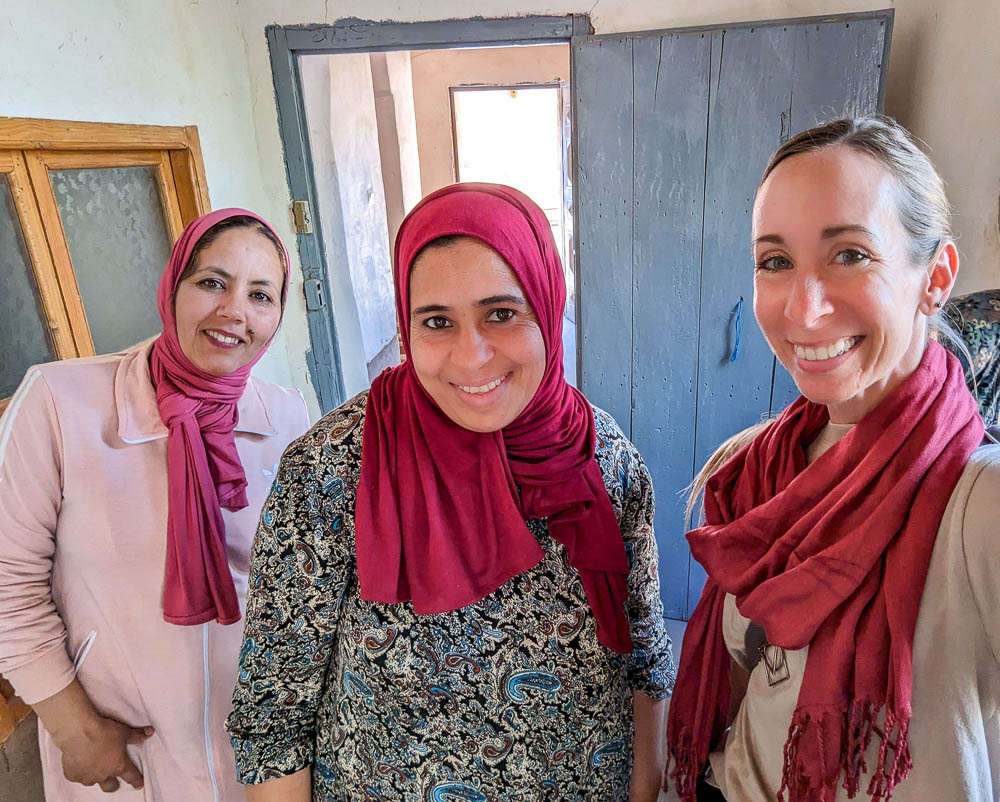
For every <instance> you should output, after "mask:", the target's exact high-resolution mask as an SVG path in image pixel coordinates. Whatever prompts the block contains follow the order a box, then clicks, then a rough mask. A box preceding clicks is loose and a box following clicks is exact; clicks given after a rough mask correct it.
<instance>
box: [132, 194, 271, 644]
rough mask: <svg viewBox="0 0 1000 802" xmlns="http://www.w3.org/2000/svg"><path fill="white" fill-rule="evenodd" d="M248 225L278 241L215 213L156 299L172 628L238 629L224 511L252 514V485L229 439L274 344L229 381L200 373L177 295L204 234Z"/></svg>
mask: <svg viewBox="0 0 1000 802" xmlns="http://www.w3.org/2000/svg"><path fill="white" fill-rule="evenodd" d="M243 215H245V216H247V217H252V218H253V219H254V220H256V221H258V222H259V223H261V224H262V225H264V226H266V227H267V229H268V230H269V231H271V233H273V234H274V236H275V238H276V239H278V235H277V233H275V232H274V229H273V228H271V226H270V225H269V224H268V223H267V221H265V220H264V219H263V218H261V217H259V216H258V215H256V214H254V213H253V212H248V211H247V210H246V209H219V210H218V211H215V212H211V213H210V214H206V215H204V216H202V217H199V218H198V219H197V220H194V221H192V222H191V223H189V224H188V226H187V228H185V229H184V231H183V233H182V234H181V236H180V238H179V239H178V240H177V242H176V243H174V247H173V250H172V251H171V252H170V260H169V261H168V262H167V267H166V269H165V270H164V271H163V276H162V277H161V278H160V286H159V289H158V291H157V302H158V306H159V309H160V319H161V320H162V321H163V333H162V334H161V335H160V336H159V337H158V338H157V339H156V341H155V342H154V343H153V347H152V349H151V351H150V354H149V367H150V372H151V375H152V379H153V386H154V387H155V388H156V403H157V405H158V407H159V410H160V418H161V419H162V420H163V423H164V424H165V425H166V427H167V429H168V430H169V435H168V439H167V492H168V502H169V506H168V512H167V562H166V570H165V575H164V583H163V618H164V619H165V620H166V621H168V622H169V623H171V624H185V625H194V624H202V623H204V622H206V621H212V620H218V622H219V623H220V624H232V623H234V622H236V621H239V620H240V607H239V602H238V601H237V598H236V588H235V587H234V585H233V577H232V574H230V572H229V557H228V554H227V552H226V526H225V523H224V521H223V519H222V507H225V508H226V509H228V510H239V509H242V508H244V507H246V506H247V497H246V486H247V481H246V476H245V475H244V473H243V465H242V464H241V463H240V457H239V454H238V453H237V451H236V441H235V439H234V436H233V430H234V429H235V428H236V424H237V422H238V419H239V413H238V411H237V407H236V405H237V404H238V403H239V400H240V397H241V396H242V395H243V390H244V389H245V388H246V384H247V380H248V379H249V377H250V369H251V368H252V367H253V366H254V364H255V363H256V362H257V360H258V359H260V358H261V357H262V356H263V355H264V351H266V350H267V347H268V346H269V345H270V344H271V340H268V341H267V343H265V344H264V347H263V348H262V349H261V350H260V353H258V354H257V356H256V357H254V358H253V359H252V360H251V361H250V362H248V363H247V364H246V365H244V366H243V367H241V368H239V369H237V370H234V371H233V372H232V373H230V374H228V375H226V376H213V375H212V374H211V373H206V372H205V371H203V370H199V369H198V368H196V367H195V366H194V365H193V364H192V363H191V362H190V360H188V358H187V357H186V356H185V355H184V352H183V350H181V346H180V342H179V341H178V339H177V321H176V319H175V317H174V292H175V291H176V289H177V285H178V283H179V282H180V277H181V274H182V273H183V272H184V268H185V267H187V264H188V262H189V261H190V259H191V254H192V253H193V252H194V249H195V246H196V245H197V244H198V241H199V240H200V239H201V238H202V237H203V236H204V234H205V232H207V231H208V230H209V229H210V228H211V227H212V226H214V225H216V224H217V223H221V222H222V221H223V220H228V219H229V218H231V217H239V216H243ZM279 242H280V239H279ZM282 255H283V257H284V264H285V282H284V289H283V291H282V296H281V308H282V309H284V307H285V298H286V297H287V295H288V280H289V271H288V253H287V251H285V249H284V246H282ZM272 339H273V336H272Z"/></svg>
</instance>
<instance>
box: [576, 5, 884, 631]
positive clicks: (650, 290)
mask: <svg viewBox="0 0 1000 802" xmlns="http://www.w3.org/2000/svg"><path fill="white" fill-rule="evenodd" d="M891 22H892V11H884V12H872V13H868V14H858V15H846V16H842V17H838V18H824V19H822V20H817V19H810V20H798V21H779V22H770V23H747V24H740V25H731V26H724V27H719V28H714V29H699V30H692V29H688V30H682V31H674V32H670V31H666V32H652V33H643V34H636V35H628V34H626V35H622V34H617V35H613V36H603V37H602V36H598V37H579V38H574V40H573V87H574V89H573V91H574V113H575V118H574V119H575V124H576V140H577V149H576V157H577V159H576V176H577V183H576V187H577V203H578V212H577V229H576V230H577V232H578V248H579V251H578V254H579V261H578V270H579V281H580V296H579V305H580V316H581V335H582V336H581V374H582V383H581V387H582V388H583V390H584V392H585V393H586V394H587V396H588V398H590V399H591V400H592V401H593V402H594V403H595V404H597V405H598V406H601V407H604V408H605V409H607V410H608V411H609V412H611V414H612V415H614V416H615V418H616V419H617V420H618V422H619V424H620V425H621V426H622V428H623V430H624V431H625V432H626V433H628V434H629V436H630V437H631V438H632V440H633V441H634V442H635V443H636V445H637V446H638V448H639V450H640V452H641V453H642V454H643V455H644V457H645V459H646V462H647V465H648V466H649V469H650V473H651V474H652V476H653V480H654V487H655V489H656V496H657V501H658V505H657V514H656V534H657V541H658V544H659V549H660V580H661V593H662V597H663V601H664V608H665V611H666V614H667V615H668V616H671V617H675V616H676V617H686V615H687V614H688V613H689V612H690V610H691V608H692V607H693V606H694V604H695V603H696V601H697V598H698V594H699V593H700V591H701V586H702V584H703V583H704V573H703V572H702V570H701V568H700V566H698V565H697V564H696V563H694V562H693V561H690V559H689V552H688V549H687V544H686V542H685V541H684V537H683V535H684V531H685V526H684V521H683V513H682V504H681V501H680V497H679V494H680V493H682V491H683V489H684V487H685V486H686V485H687V484H688V483H690V481H691V479H692V477H693V475H694V473H695V471H696V470H697V469H698V468H699V467H700V466H701V465H702V464H703V463H704V461H705V460H706V459H707V458H708V457H709V456H710V455H711V453H712V452H713V451H714V450H715V449H716V447H718V445H719V444H720V443H721V442H722V441H723V440H725V439H726V438H727V437H729V436H730V435H732V434H734V433H736V432H738V431H740V430H741V429H743V428H745V427H747V426H749V425H750V424H752V423H754V422H755V421H757V420H759V419H760V417H761V416H762V415H766V414H767V413H768V412H769V411H770V410H774V411H775V412H777V411H779V410H780V409H781V408H783V406H784V405H785V404H786V403H787V402H788V401H789V400H791V399H792V398H794V397H795V395H796V392H795V390H794V385H793V384H792V383H791V379H790V377H788V375H787V373H785V372H784V369H783V368H781V367H780V365H778V366H776V365H775V360H774V357H773V356H772V354H771V351H770V349H769V348H768V346H767V343H766V342H765V340H764V338H763V335H762V334H761V333H760V330H759V329H758V327H757V324H756V321H755V320H754V319H753V262H752V257H751V252H750V215H751V209H752V205H753V198H754V193H755V191H756V187H757V183H758V181H759V180H760V176H761V173H762V172H763V169H764V166H765V165H766V162H767V159H768V157H769V156H770V155H771V153H773V151H774V150H775V149H776V148H777V146H778V145H779V144H780V143H781V142H783V141H785V140H786V139H787V138H788V137H789V136H790V135H791V134H793V133H796V132H797V131H800V130H802V129H804V128H807V127H809V126H811V125H813V124H815V122H816V121H817V120H819V119H829V118H832V117H835V116H838V115H840V114H842V113H844V112H845V111H858V112H873V111H876V110H877V109H878V108H879V107H880V102H881V98H882V96H883V91H882V81H883V77H884V74H885V63H886V61H887V58H888V41H889V35H890V31H891ZM740 299H742V305H741V304H740ZM737 329H740V331H739V337H738V338H737ZM737 339H738V340H739V349H738V351H737V349H736V344H737ZM689 564H690V565H689ZM689 574H690V575H689Z"/></svg>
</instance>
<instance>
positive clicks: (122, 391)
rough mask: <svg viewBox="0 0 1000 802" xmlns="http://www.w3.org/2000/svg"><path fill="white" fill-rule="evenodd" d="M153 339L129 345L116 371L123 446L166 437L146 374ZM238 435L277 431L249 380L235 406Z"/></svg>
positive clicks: (151, 385)
mask: <svg viewBox="0 0 1000 802" xmlns="http://www.w3.org/2000/svg"><path fill="white" fill-rule="evenodd" d="M154 339H155V338H153V339H150V340H146V341H144V342H141V343H139V344H138V345H135V346H132V347H131V348H129V349H127V350H126V351H124V352H123V358H122V360H121V362H119V363H118V369H117V370H116V371H115V408H116V409H117V412H118V436H119V437H120V438H121V439H122V440H124V441H125V442H126V443H145V442H147V441H149V440H157V439H159V438H161V437H166V436H167V433H168V432H167V427H166V426H164V425H163V421H162V420H160V410H159V407H158V406H157V405H156V391H155V390H154V389H153V380H152V378H151V377H150V373H149V350H150V348H152V347H153V340H154ZM237 410H238V412H239V420H238V422H237V424H236V431H237V432H244V433H246V434H259V435H265V436H271V435H275V434H277V429H275V428H274V426H273V425H272V423H271V419H270V418H269V417H268V415H267V408H266V407H265V406H264V399H263V398H261V395H260V388H259V387H258V386H257V381H256V380H255V379H254V378H253V376H251V377H250V379H249V381H247V386H246V389H245V390H244V391H243V395H242V396H241V397H240V402H239V404H238V405H237Z"/></svg>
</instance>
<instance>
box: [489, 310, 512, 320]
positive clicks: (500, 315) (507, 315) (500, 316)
mask: <svg viewBox="0 0 1000 802" xmlns="http://www.w3.org/2000/svg"><path fill="white" fill-rule="evenodd" d="M515 314H516V312H514V310H513V309H492V310H490V314H489V317H488V318H487V319H488V320H492V321H493V322H495V323H506V322H507V321H508V320H512V319H513V318H514V315H515Z"/></svg>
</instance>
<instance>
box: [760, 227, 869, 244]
mask: <svg viewBox="0 0 1000 802" xmlns="http://www.w3.org/2000/svg"><path fill="white" fill-rule="evenodd" d="M848 233H854V234H865V235H867V236H869V237H871V238H872V239H878V238H877V237H876V236H875V234H874V232H872V230H871V229H869V228H865V227H864V226H861V225H855V224H847V225H842V226H828V227H827V228H824V229H823V233H822V234H821V235H820V238H821V239H832V238H833V237H839V236H840V235H841V234H848ZM760 242H773V243H774V244H775V245H784V244H785V240H784V238H782V236H781V235H780V234H762V235H761V236H759V237H757V238H756V239H755V240H754V241H753V244H754V245H757V244H758V243H760Z"/></svg>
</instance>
